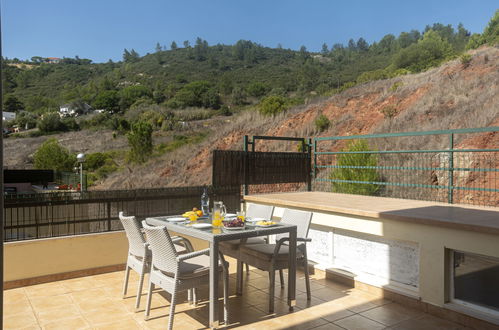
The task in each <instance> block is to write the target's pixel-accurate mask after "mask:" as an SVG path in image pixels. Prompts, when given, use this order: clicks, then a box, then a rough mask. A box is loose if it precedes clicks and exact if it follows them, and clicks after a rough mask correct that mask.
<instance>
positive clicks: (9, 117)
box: [2, 111, 16, 121]
mask: <svg viewBox="0 0 499 330" xmlns="http://www.w3.org/2000/svg"><path fill="white" fill-rule="evenodd" d="M2 114H3V116H2V120H3V121H9V120H14V119H16V113H15V112H8V111H4V112H3V113H2Z"/></svg>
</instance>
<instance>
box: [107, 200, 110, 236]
mask: <svg viewBox="0 0 499 330" xmlns="http://www.w3.org/2000/svg"><path fill="white" fill-rule="evenodd" d="M106 204H107V231H111V202H107V203H106Z"/></svg>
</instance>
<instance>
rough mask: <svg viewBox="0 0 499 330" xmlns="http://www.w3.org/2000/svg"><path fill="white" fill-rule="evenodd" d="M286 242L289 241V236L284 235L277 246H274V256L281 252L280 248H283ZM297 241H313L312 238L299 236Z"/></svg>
mask: <svg viewBox="0 0 499 330" xmlns="http://www.w3.org/2000/svg"><path fill="white" fill-rule="evenodd" d="M284 242H289V237H282V238H281V239H279V240H278V241H277V243H276V245H275V248H274V256H277V255H278V254H279V250H280V249H281V245H283V244H284ZM296 242H305V243H307V242H312V239H311V238H308V237H297V238H296ZM297 248H298V245H297Z"/></svg>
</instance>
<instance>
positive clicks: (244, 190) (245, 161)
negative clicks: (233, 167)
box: [243, 135, 249, 196]
mask: <svg viewBox="0 0 499 330" xmlns="http://www.w3.org/2000/svg"><path fill="white" fill-rule="evenodd" d="M243 141H244V149H243V150H244V152H245V153H246V156H245V157H244V184H243V196H245V195H248V194H249V188H248V175H247V174H248V155H247V152H248V136H247V135H245V136H244V140H243Z"/></svg>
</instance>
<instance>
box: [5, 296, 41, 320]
mask: <svg viewBox="0 0 499 330" xmlns="http://www.w3.org/2000/svg"><path fill="white" fill-rule="evenodd" d="M3 312H4V316H12V315H17V314H22V313H34V310H33V308H32V307H31V304H30V303H29V301H28V299H26V298H25V299H20V300H19V301H18V302H11V301H10V300H9V302H8V303H6V304H4V306H3Z"/></svg>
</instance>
